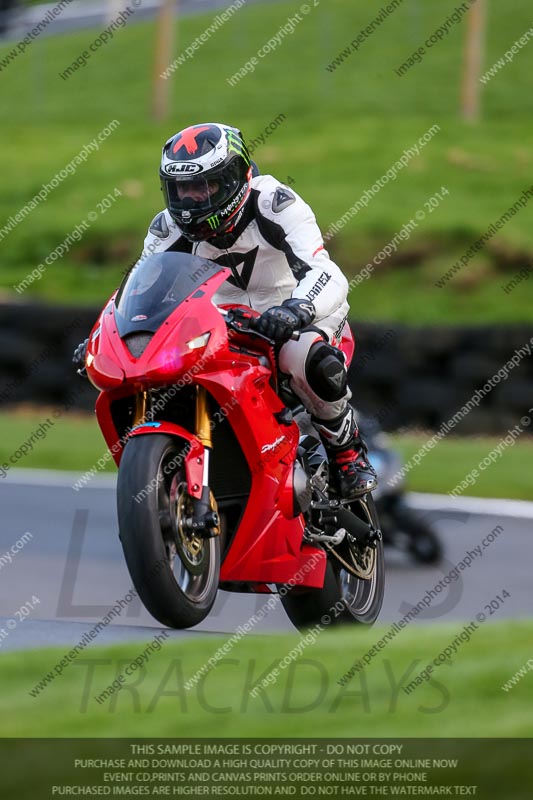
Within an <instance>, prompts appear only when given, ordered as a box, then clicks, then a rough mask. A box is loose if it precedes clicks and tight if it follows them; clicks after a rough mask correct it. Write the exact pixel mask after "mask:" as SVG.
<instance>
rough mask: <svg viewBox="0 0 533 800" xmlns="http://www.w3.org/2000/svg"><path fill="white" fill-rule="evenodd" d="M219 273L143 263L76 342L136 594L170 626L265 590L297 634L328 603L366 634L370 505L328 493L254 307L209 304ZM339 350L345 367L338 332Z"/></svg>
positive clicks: (156, 260) (170, 259)
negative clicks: (223, 599)
mask: <svg viewBox="0 0 533 800" xmlns="http://www.w3.org/2000/svg"><path fill="white" fill-rule="evenodd" d="M230 276H231V271H230V270H229V269H228V268H227V267H224V266H221V265H219V264H216V263H214V262H212V261H208V260H206V259H203V258H199V257H197V256H191V255H188V254H184V253H163V254H158V255H152V256H149V257H147V258H146V259H144V260H143V261H140V262H138V263H137V264H136V265H135V266H134V267H133V269H132V270H131V272H130V273H129V274H128V275H127V276H126V277H125V279H124V281H123V283H122V285H121V287H120V288H119V290H118V292H117V293H116V294H115V295H114V296H113V297H112V298H111V299H110V301H109V302H108V304H107V305H106V307H105V308H104V310H103V311H102V313H101V315H100V318H99V319H98V321H97V323H96V325H95V327H94V328H93V330H92V332H91V335H90V338H89V345H88V348H87V357H86V367H87V373H88V376H89V378H90V380H91V381H92V383H93V384H94V385H95V386H96V387H97V388H98V389H99V390H100V394H99V396H98V399H97V401H96V413H97V418H98V423H99V425H100V427H101V429H102V432H103V435H104V437H105V440H106V442H107V444H108V446H109V448H110V450H111V452H112V453H113V455H114V458H115V461H116V463H117V465H118V467H119V473H118V487H117V494H118V520H119V530H120V539H121V542H122V547H123V550H124V555H125V557H126V562H127V565H128V569H129V572H130V575H131V578H132V580H133V583H134V586H135V588H136V590H137V592H138V593H139V596H140V597H141V599H142V601H143V603H144V605H145V606H146V608H147V609H148V611H149V612H150V613H151V614H153V616H154V617H155V618H156V619H158V620H159V622H161V623H162V624H164V625H168V626H171V627H174V628H187V627H190V626H193V625H197V624H198V623H199V622H201V621H202V620H203V619H204V618H205V617H206V616H207V615H208V614H209V611H210V609H211V607H212V606H213V603H214V602H215V598H216V595H217V590H218V589H219V588H221V589H224V590H226V591H234V592H261V593H270V592H278V591H279V592H280V594H281V595H282V603H283V606H284V608H285V610H286V612H287V614H288V616H289V618H290V619H291V621H292V622H293V623H294V625H296V626H297V627H298V628H302V629H304V628H306V627H308V626H310V625H314V624H316V623H318V622H320V620H321V618H322V617H323V615H325V614H328V613H329V614H331V609H332V608H333V607H335V609H336V616H334V615H331V617H332V619H333V622H334V623H339V622H353V623H365V624H372V623H373V622H374V621H375V620H376V618H377V616H378V614H379V611H380V608H381V604H382V599H383V590H384V563H383V549H382V539H381V533H380V529H379V523H378V519H377V516H376V511H375V507H374V502H373V500H372V497H371V495H370V494H367V495H365V496H363V497H361V498H360V499H359V500H357V501H355V502H351V503H348V502H346V501H344V500H342V499H341V498H339V497H336V496H335V495H334V494H332V493H330V491H329V486H328V462H327V457H326V453H325V451H324V449H323V446H322V444H321V442H320V440H319V439H318V437H317V435H316V434H315V433H314V429H313V428H312V426H311V425H310V423H309V418H308V416H307V413H306V412H305V410H304V409H303V407H302V406H301V405H300V403H299V400H298V399H297V398H296V396H295V395H293V394H292V393H291V391H290V389H289V387H288V382H287V380H286V379H285V380H284V378H283V376H280V375H279V373H278V370H277V367H276V354H275V348H274V346H273V343H272V342H271V341H270V340H269V339H266V338H265V337H264V336H262V335H260V334H259V333H257V332H255V331H254V328H253V323H254V317H255V316H256V313H255V312H253V311H251V310H250V309H249V308H245V307H243V306H239V307H230V306H225V307H223V308H221V307H218V306H217V305H215V303H214V302H213V295H214V294H215V292H216V290H217V288H218V287H219V286H220V284H221V283H223V281H225V280H226V279H227V278H228V277H230ZM341 347H342V348H343V350H344V352H345V354H346V356H347V359H348V360H349V359H350V358H351V356H352V354H353V339H352V337H351V333H350V331H349V328H348V327H346V335H345V337H344V338H343V340H342V342H341ZM280 587H284V589H283V591H280Z"/></svg>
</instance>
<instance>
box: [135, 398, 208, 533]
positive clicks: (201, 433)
mask: <svg viewBox="0 0 533 800" xmlns="http://www.w3.org/2000/svg"><path fill="white" fill-rule="evenodd" d="M148 405H149V404H148V392H139V393H138V394H137V395H136V397H135V409H134V412H133V425H132V428H134V427H137V426H138V425H142V424H144V423H146V417H147V415H148V413H149V408H148ZM195 434H196V437H197V438H198V440H199V441H200V442H201V444H202V445H203V447H204V450H203V455H202V456H198V462H199V463H201V460H202V458H203V461H204V463H203V471H202V493H201V496H200V498H196V497H193V498H191V501H192V507H193V513H192V516H191V517H188V518H187V519H186V520H185V521H184V527H185V528H187V529H188V530H189V531H190V532H191V533H193V534H198V535H200V536H203V537H205V538H210V537H212V536H218V534H219V533H220V521H219V516H218V512H217V506H216V502H215V499H214V497H213V496H212V495H211V491H210V489H209V456H210V453H211V450H212V449H213V439H212V436H211V417H210V415H209V408H208V402H207V392H206V390H205V389H204V387H203V386H196V412H195Z"/></svg>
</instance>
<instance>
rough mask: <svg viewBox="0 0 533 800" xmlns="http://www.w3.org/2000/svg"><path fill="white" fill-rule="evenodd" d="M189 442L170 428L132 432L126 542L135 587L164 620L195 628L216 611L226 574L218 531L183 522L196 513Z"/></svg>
mask: <svg viewBox="0 0 533 800" xmlns="http://www.w3.org/2000/svg"><path fill="white" fill-rule="evenodd" d="M185 447H186V444H185V443H184V442H183V441H178V440H176V439H174V438H172V437H170V436H165V435H163V434H149V435H145V436H135V437H133V438H131V439H130V440H129V441H128V442H127V444H126V447H125V449H124V453H123V454H122V459H121V462H120V469H119V473H118V485H117V507H118V522H119V531H120V534H119V535H120V541H121V543H122V549H123V551H124V556H125V558H126V564H127V566H128V570H129V573H130V575H131V579H132V581H133V585H134V586H135V589H136V590H137V592H138V594H139V596H140V598H141V600H142V602H143V603H144V605H145V607H146V608H147V610H148V611H149V612H150V614H152V615H153V616H154V617H155V618H156V619H157V620H158V621H159V622H161V623H162V624H163V625H167V626H169V627H171V628H190V627H192V626H194V625H198V623H200V622H202V620H203V619H205V617H206V616H207V615H208V614H209V612H210V610H211V608H212V606H213V604H214V602H215V599H216V595H217V590H218V582H219V574H220V541H219V536H214V537H212V538H203V537H200V536H199V535H197V534H194V535H193V534H190V533H188V532H187V529H186V528H185V526H184V525H183V522H184V518H185V517H186V516H188V515H189V514H190V511H191V508H190V506H191V498H190V497H189V495H188V494H187V484H186V481H185V471H184V468H183V457H184V450H185Z"/></svg>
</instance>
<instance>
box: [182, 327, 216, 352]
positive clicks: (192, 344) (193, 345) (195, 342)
mask: <svg viewBox="0 0 533 800" xmlns="http://www.w3.org/2000/svg"><path fill="white" fill-rule="evenodd" d="M210 336H211V331H208V332H207V333H202V335H201V336H195V338H194V339H190V340H189V341H188V342H187V347H188V348H189V350H198V349H199V348H200V347H205V346H206V344H207V343H208V341H209V338H210Z"/></svg>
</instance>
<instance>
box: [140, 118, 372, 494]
mask: <svg viewBox="0 0 533 800" xmlns="http://www.w3.org/2000/svg"><path fill="white" fill-rule="evenodd" d="M159 175H160V179H161V188H162V191H163V196H164V198H165V204H166V208H165V209H164V210H163V211H161V212H160V213H159V214H157V215H156V217H155V218H154V219H153V220H152V222H151V224H150V226H149V229H148V235H147V237H146V239H145V242H144V250H143V254H142V256H141V258H143V257H146V256H147V255H149V254H152V253H157V252H164V251H179V252H187V253H192V254H194V255H198V256H201V257H203V258H208V259H210V260H211V261H215V262H216V263H218V264H222V265H223V266H226V267H228V268H230V269H231V272H232V276H231V277H229V278H228V279H227V280H226V281H225V283H224V284H222V286H221V287H220V289H219V290H218V291H217V293H216V295H215V297H214V300H215V302H216V303H218V304H224V303H239V304H243V305H246V306H249V307H250V308H252V309H254V310H256V311H258V312H260V313H261V316H260V317H259V318H258V320H257V321H256V322H255V324H254V328H255V329H256V330H258V331H259V332H260V333H263V334H264V335H266V336H268V337H270V338H271V339H273V340H274V341H275V342H276V343H277V344H278V345H279V350H278V365H279V369H280V371H281V372H283V373H285V374H286V375H288V376H290V385H291V388H292V390H293V392H294V393H295V394H296V395H297V396H298V398H299V399H300V400H301V402H302V403H303V405H304V406H305V408H306V409H307V411H308V412H309V413H310V414H311V421H312V422H313V425H314V426H315V429H316V430H317V432H318V434H319V436H320V438H321V439H322V441H323V443H324V446H325V448H326V452H327V454H328V459H329V465H330V481H331V485H332V488H333V489H334V490H335V491H337V492H338V493H339V494H340V495H341V497H343V498H346V499H352V498H355V497H357V496H359V495H361V494H363V493H364V492H367V491H372V490H373V489H374V488H375V487H376V485H377V477H376V473H375V471H374V469H373V467H372V466H371V464H370V463H369V462H368V459H367V452H366V446H365V444H364V442H363V441H362V439H361V437H360V435H359V430H358V427H357V423H356V421H355V417H354V412H353V408H352V407H351V406H350V405H349V403H348V401H349V399H350V397H351V392H350V390H349V388H348V386H347V372H346V366H345V362H344V356H343V354H342V352H341V351H340V350H339V349H338V348H337V347H335V342H336V341H338V340H339V339H340V336H341V332H342V329H343V327H344V325H345V324H347V322H346V318H347V313H348V310H349V305H348V302H347V293H348V283H347V280H346V278H345V277H344V275H343V273H342V272H341V270H340V269H339V267H338V266H337V265H336V264H334V263H333V261H331V259H330V258H329V255H328V253H327V251H326V250H325V248H324V242H323V239H322V235H321V233H320V230H319V228H318V225H317V223H316V220H315V217H314V214H313V212H312V210H311V208H310V207H309V206H308V205H307V204H306V203H305V202H304V200H303V199H302V198H301V197H299V196H298V195H297V194H296V192H294V191H293V190H292V189H290V188H288V187H287V186H284V185H283V184H281V183H280V182H279V181H277V180H276V179H275V178H274V177H272V176H271V175H259V174H257V167H256V166H255V164H253V162H251V160H250V155H249V153H248V149H247V147H246V144H245V142H244V139H243V137H242V134H241V132H240V131H239V130H237V129H236V128H233V127H230V126H228V125H223V124H219V123H203V124H198V125H192V126H190V127H188V128H185V129H184V130H182V131H180V132H179V133H176V134H175V135H174V136H172V137H170V139H168V140H167V142H166V143H165V145H164V147H163V152H162V158H161V165H160V170H159ZM294 331H300V338H299V339H298V341H294V340H291V338H290V337H291V336H292V334H293V333H294Z"/></svg>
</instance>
